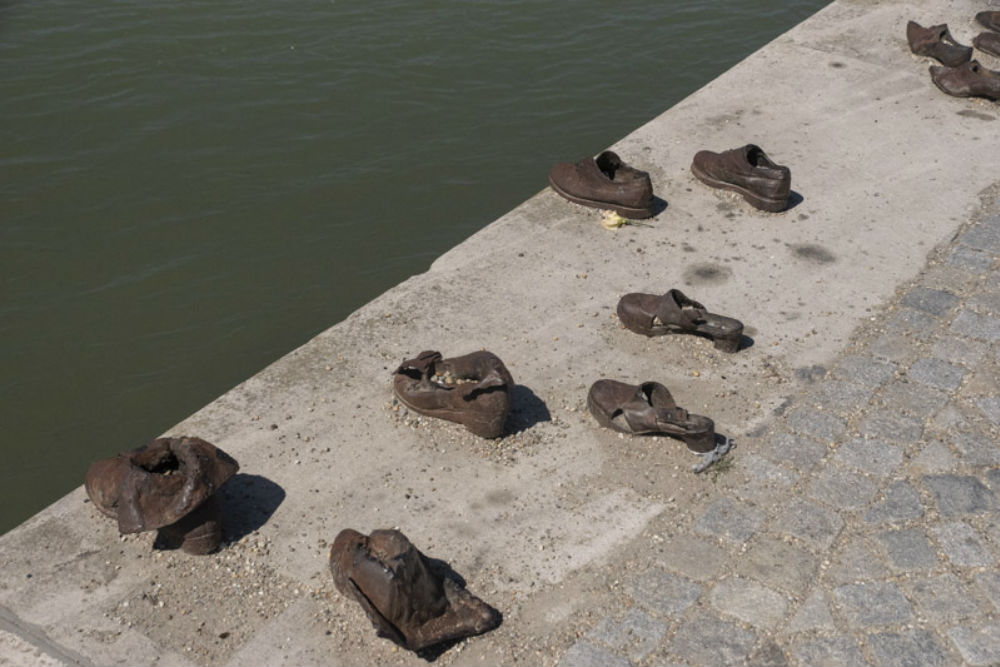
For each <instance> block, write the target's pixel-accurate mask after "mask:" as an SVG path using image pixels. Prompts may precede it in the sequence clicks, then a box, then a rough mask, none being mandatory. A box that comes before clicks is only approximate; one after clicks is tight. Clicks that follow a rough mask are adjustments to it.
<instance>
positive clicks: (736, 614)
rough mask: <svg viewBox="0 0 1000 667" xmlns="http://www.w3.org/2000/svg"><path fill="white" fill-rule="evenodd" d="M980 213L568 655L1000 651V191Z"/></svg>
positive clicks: (739, 460)
mask: <svg viewBox="0 0 1000 667" xmlns="http://www.w3.org/2000/svg"><path fill="white" fill-rule="evenodd" d="M986 211H987V213H986V214H984V215H982V216H981V217H980V219H979V220H978V221H976V222H974V223H971V224H970V225H968V226H967V227H965V228H964V229H963V230H962V231H961V232H960V233H959V234H958V235H957V236H956V237H955V239H954V240H953V241H952V242H951V244H950V245H949V246H948V247H946V248H939V249H937V250H936V251H935V252H933V253H932V254H931V257H930V259H929V261H928V264H927V266H926V267H925V269H924V270H923V271H922V272H921V273H920V275H919V276H918V278H917V279H916V280H915V281H914V282H913V283H911V284H910V285H908V286H907V287H906V288H905V289H904V290H903V291H902V292H901V293H900V294H899V296H898V298H897V300H896V302H895V303H893V304H892V305H890V306H889V307H888V308H887V309H886V310H885V312H884V313H880V314H876V315H874V316H873V317H871V321H870V322H869V323H867V324H866V325H865V326H863V327H862V329H861V330H860V331H858V332H857V333H856V335H855V337H854V342H853V343H852V344H851V346H850V347H849V348H848V349H847V350H846V352H845V354H844V355H843V356H842V357H841V358H840V359H839V360H838V361H837V362H836V364H834V365H833V367H832V368H831V369H829V370H828V369H825V368H819V367H817V368H815V369H812V372H810V373H809V376H810V377H809V379H810V381H811V384H810V385H809V390H808V393H807V394H806V395H805V396H803V397H801V398H797V399H796V400H795V401H794V403H792V404H791V405H788V406H787V407H786V409H785V410H784V411H783V413H782V414H781V415H779V416H777V417H776V419H775V421H774V423H772V424H770V425H768V426H767V427H766V430H765V431H764V432H762V433H758V434H755V436H752V437H748V438H742V439H741V442H740V447H739V449H738V450H737V451H736V455H735V457H734V460H735V463H734V468H733V470H732V471H730V472H728V473H723V474H720V475H719V478H718V485H719V487H720V489H722V490H723V491H722V495H721V497H716V498H715V499H714V500H712V502H711V503H710V504H708V505H707V507H706V508H705V509H703V510H702V511H701V512H700V514H697V515H696V516H695V517H694V518H693V520H692V521H691V522H690V523H689V525H681V526H678V527H677V531H676V533H675V534H674V535H672V536H671V537H670V538H669V539H668V540H667V542H666V544H665V547H666V548H665V550H664V554H665V557H664V558H663V559H661V561H660V562H661V564H662V567H654V568H652V569H650V570H647V571H645V572H643V573H642V574H641V575H639V576H637V577H635V579H634V580H633V581H631V582H627V585H626V586H625V590H626V591H627V595H628V597H629V600H628V602H627V604H626V607H625V608H626V611H625V612H624V614H623V615H622V614H615V615H613V616H607V617H605V618H603V619H600V620H599V621H598V622H597V623H596V624H594V626H593V627H592V628H591V629H590V630H589V631H587V632H585V633H584V634H583V636H582V637H581V638H580V639H579V640H578V641H577V642H576V643H575V644H573V645H572V646H571V647H570V648H569V650H568V651H567V652H566V653H564V654H563V656H562V658H561V660H560V663H559V664H560V665H574V666H587V665H595V666H596V665H604V666H617V665H629V664H635V665H672V664H687V665H729V664H750V665H885V666H887V667H901V666H903V665H959V664H964V665H997V664H1000V570H998V568H997V563H998V560H1000V514H998V512H997V508H998V503H1000V262H998V258H1000V212H998V211H1000V198H998V199H995V200H994V201H993V203H992V204H991V205H990V206H988V208H986ZM733 472H741V473H743V474H732V473H733ZM707 564H711V567H706V565H707ZM706 573H707V574H708V575H709V576H705V575H706Z"/></svg>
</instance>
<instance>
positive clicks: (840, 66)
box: [830, 60, 847, 69]
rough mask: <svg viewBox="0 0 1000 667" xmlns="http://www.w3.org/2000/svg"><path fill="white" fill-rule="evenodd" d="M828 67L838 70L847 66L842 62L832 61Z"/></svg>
mask: <svg viewBox="0 0 1000 667" xmlns="http://www.w3.org/2000/svg"><path fill="white" fill-rule="evenodd" d="M830 67H832V68H834V69H840V68H842V67H847V65H845V64H844V63H842V62H838V61H836V60H834V61H833V62H832V63H830Z"/></svg>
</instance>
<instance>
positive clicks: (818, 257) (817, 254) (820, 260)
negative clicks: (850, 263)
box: [789, 243, 837, 264]
mask: <svg viewBox="0 0 1000 667" xmlns="http://www.w3.org/2000/svg"><path fill="white" fill-rule="evenodd" d="M789 248H790V249H791V251H792V254H793V255H795V257H797V258H798V259H804V260H805V261H807V262H812V263H813V264H832V263H833V262H836V261H837V258H836V257H834V256H833V253H831V252H830V251H829V250H827V249H826V248H824V247H823V246H821V245H817V244H815V243H801V244H797V245H792V246H789Z"/></svg>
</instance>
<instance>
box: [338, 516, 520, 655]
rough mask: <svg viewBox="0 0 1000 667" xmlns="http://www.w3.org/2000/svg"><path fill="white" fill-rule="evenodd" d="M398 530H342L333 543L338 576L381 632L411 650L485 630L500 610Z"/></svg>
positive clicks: (497, 621) (341, 588)
mask: <svg viewBox="0 0 1000 667" xmlns="http://www.w3.org/2000/svg"><path fill="white" fill-rule="evenodd" d="M446 567H447V566H446V565H444V564H438V565H437V566H435V563H433V562H432V561H430V560H429V559H428V558H427V557H426V556H424V554H422V553H421V552H420V550H419V549H417V548H416V547H415V546H414V545H413V543H411V542H410V540H409V539H407V537H406V536H405V535H403V533H401V532H400V531H398V530H375V531H372V533H371V535H370V536H367V535H363V534H361V533H359V532H357V531H355V530H351V529H346V530H343V531H341V532H340V533H339V534H338V535H337V537H336V539H335V540H334V542H333V546H332V547H331V548H330V570H331V572H332V573H333V581H334V584H335V585H336V587H337V590H339V591H340V592H341V593H342V594H343V595H346V596H347V597H349V598H352V599H354V600H356V601H357V602H358V603H359V604H360V605H361V608H362V609H363V610H364V612H365V614H366V615H367V616H368V619H369V620H370V621H371V622H372V625H373V626H374V627H375V630H376V632H377V633H378V635H379V636H380V637H385V638H387V639H390V640H392V641H393V642H395V643H396V644H399V645H400V646H403V647H404V648H407V649H409V650H411V651H422V650H424V649H427V648H429V647H432V646H435V645H438V644H442V643H444V642H450V641H455V640H458V639H462V638H463V637H469V636H472V635H478V634H482V633H484V632H488V631H489V630H492V629H493V628H495V627H497V626H498V625H500V623H501V621H502V616H501V614H500V612H498V611H497V610H496V609H494V608H493V607H491V606H490V605H488V604H486V603H485V602H483V601H482V600H480V599H479V598H477V597H476V596H475V595H472V594H471V593H469V592H468V591H467V590H466V589H465V587H464V586H462V585H460V584H459V583H458V582H457V581H455V579H454V578H452V577H447V576H444V575H443V574H442V572H441V570H443V569H446Z"/></svg>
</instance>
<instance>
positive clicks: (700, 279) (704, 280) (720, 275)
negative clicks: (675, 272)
mask: <svg viewBox="0 0 1000 667" xmlns="http://www.w3.org/2000/svg"><path fill="white" fill-rule="evenodd" d="M732 275H733V272H732V270H731V269H729V268H727V267H725V266H722V265H720V264H709V263H703V264H694V265H692V266H690V267H688V269H687V270H686V271H684V284H685V285H721V284H722V283H724V282H726V281H727V280H729V279H730V278H731V277H732Z"/></svg>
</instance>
